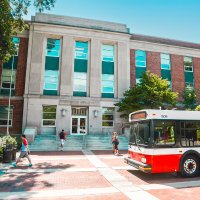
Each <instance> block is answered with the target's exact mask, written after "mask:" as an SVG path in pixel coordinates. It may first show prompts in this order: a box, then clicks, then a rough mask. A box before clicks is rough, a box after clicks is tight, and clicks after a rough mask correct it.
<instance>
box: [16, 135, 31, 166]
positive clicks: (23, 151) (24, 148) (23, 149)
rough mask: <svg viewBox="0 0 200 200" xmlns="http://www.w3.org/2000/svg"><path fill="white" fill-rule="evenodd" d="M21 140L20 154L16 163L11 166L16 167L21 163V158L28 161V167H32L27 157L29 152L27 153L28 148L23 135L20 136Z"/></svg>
mask: <svg viewBox="0 0 200 200" xmlns="http://www.w3.org/2000/svg"><path fill="white" fill-rule="evenodd" d="M21 139H22V147H21V152H20V155H19V158H18V159H17V161H16V163H13V166H14V167H16V166H17V164H18V163H19V162H20V161H21V158H24V157H26V158H27V159H28V161H29V165H28V166H29V167H32V163H31V159H30V157H29V154H30V151H29V148H28V141H27V139H26V136H25V135H24V134H22V135H21Z"/></svg>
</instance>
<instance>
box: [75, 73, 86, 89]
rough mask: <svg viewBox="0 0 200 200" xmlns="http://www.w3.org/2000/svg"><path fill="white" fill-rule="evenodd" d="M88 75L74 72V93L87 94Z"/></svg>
mask: <svg viewBox="0 0 200 200" xmlns="http://www.w3.org/2000/svg"><path fill="white" fill-rule="evenodd" d="M86 84H87V74H86V73H79V72H74V88H73V91H76V92H86V90H87V87H86Z"/></svg>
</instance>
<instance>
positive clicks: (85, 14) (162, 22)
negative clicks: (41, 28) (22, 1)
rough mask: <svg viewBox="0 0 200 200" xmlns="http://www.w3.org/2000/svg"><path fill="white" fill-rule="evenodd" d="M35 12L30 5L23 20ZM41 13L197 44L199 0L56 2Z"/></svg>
mask: <svg viewBox="0 0 200 200" xmlns="http://www.w3.org/2000/svg"><path fill="white" fill-rule="evenodd" d="M35 12H36V11H35V8H34V7H33V6H31V7H30V8H29V14H28V15H27V16H25V17H24V18H25V19H30V18H31V15H35ZM45 13H50V14H57V15H64V16H72V17H81V18H88V19H96V20H103V21H110V22H117V23H123V24H126V25H127V27H128V28H130V32H131V33H135V34H142V35H148V36H156V37H162V38H169V39H175V40H181V41H188V42H193V43H200V0H56V3H55V7H54V8H52V9H51V11H45Z"/></svg>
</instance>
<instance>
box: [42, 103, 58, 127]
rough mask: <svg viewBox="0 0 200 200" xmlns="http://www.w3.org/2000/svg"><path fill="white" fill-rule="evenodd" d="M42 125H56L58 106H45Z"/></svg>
mask: <svg viewBox="0 0 200 200" xmlns="http://www.w3.org/2000/svg"><path fill="white" fill-rule="evenodd" d="M42 125H43V126H50V127H55V126H56V106H43V114H42Z"/></svg>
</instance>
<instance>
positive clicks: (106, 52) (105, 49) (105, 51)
mask: <svg viewBox="0 0 200 200" xmlns="http://www.w3.org/2000/svg"><path fill="white" fill-rule="evenodd" d="M102 61H106V62H114V46H113V45H102Z"/></svg>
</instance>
